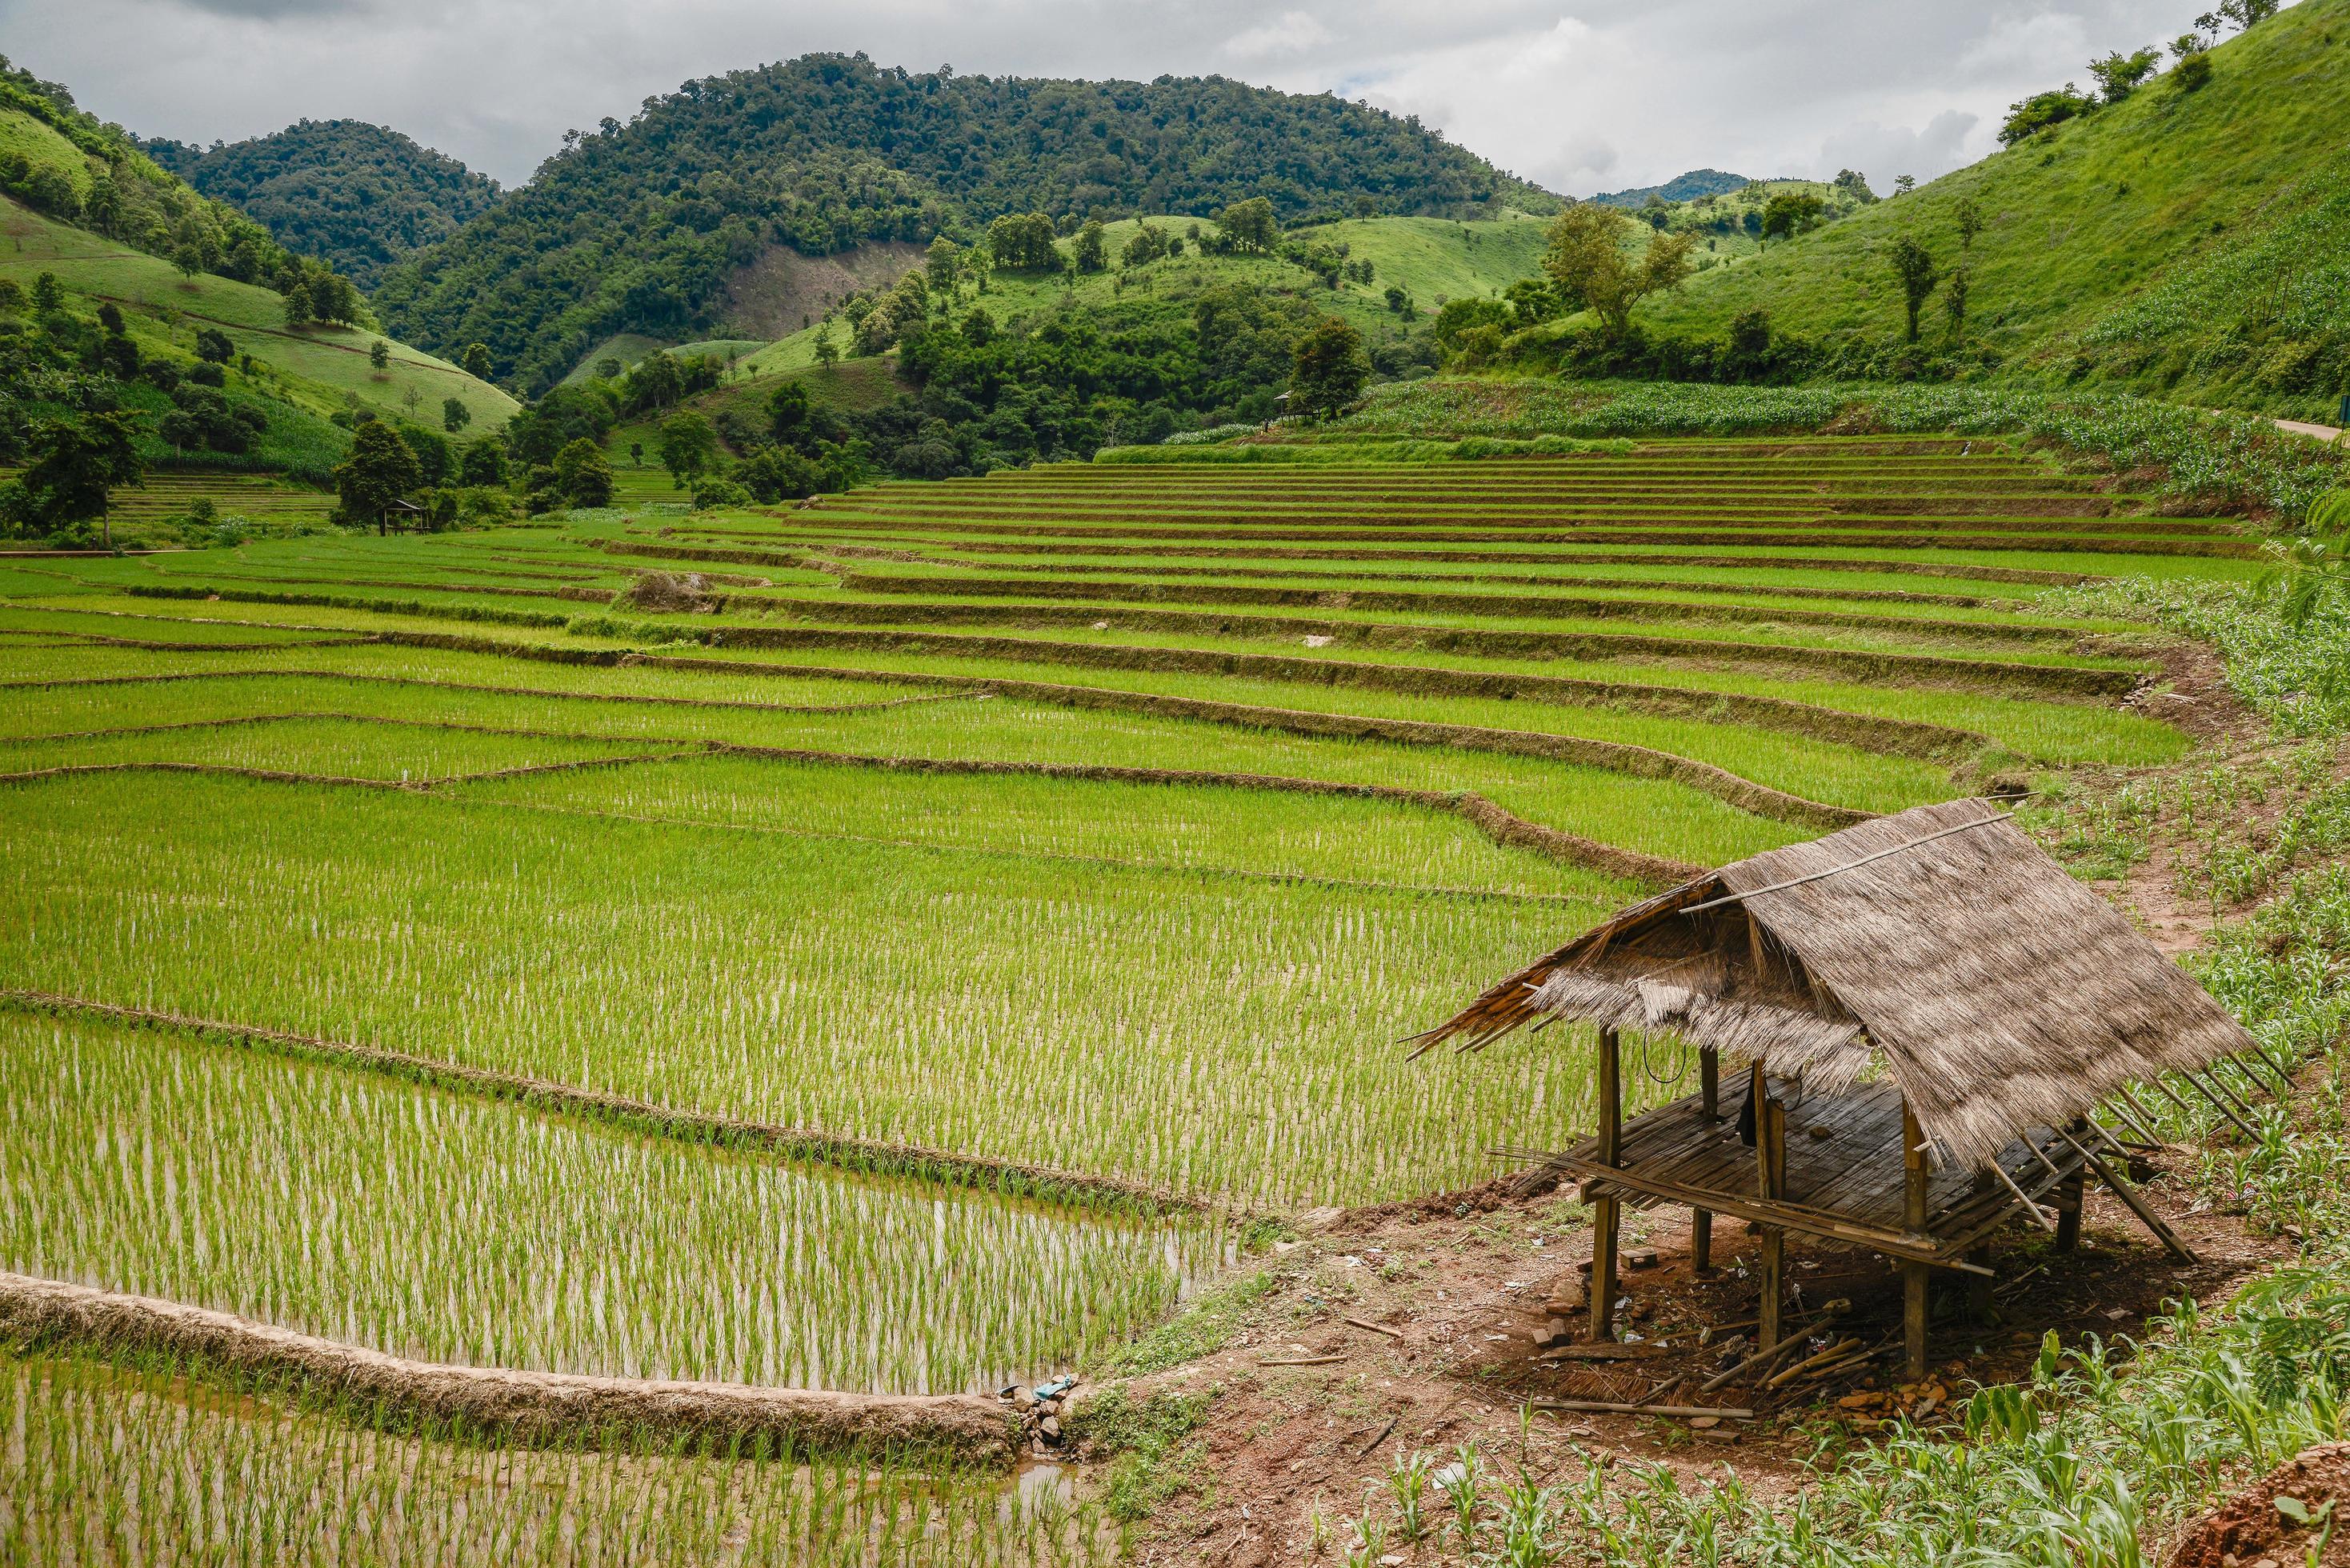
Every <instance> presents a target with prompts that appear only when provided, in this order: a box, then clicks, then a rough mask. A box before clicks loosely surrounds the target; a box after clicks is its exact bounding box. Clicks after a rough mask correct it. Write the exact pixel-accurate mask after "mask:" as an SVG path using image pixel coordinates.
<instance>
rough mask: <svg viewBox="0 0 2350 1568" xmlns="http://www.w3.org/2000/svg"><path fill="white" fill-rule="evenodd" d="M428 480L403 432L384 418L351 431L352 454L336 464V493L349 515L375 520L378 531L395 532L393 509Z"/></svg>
mask: <svg viewBox="0 0 2350 1568" xmlns="http://www.w3.org/2000/svg"><path fill="white" fill-rule="evenodd" d="M423 482H424V470H423V467H422V465H421V464H420V463H419V462H417V461H416V453H415V452H414V451H413V450H412V449H411V447H410V446H409V444H408V442H407V441H405V440H403V439H401V437H400V432H399V431H396V430H394V429H392V427H391V425H390V422H389V421H384V420H368V421H363V422H362V423H361V424H360V425H359V429H357V430H355V431H352V432H351V455H350V456H348V457H347V458H345V459H344V460H343V461H342V462H338V463H337V464H336V465H335V493H336V494H338V495H339V496H341V497H342V501H343V512H344V514H345V515H347V516H349V517H353V518H356V519H358V520H359V521H361V522H366V521H368V520H369V519H372V520H373V521H374V523H375V531H376V532H377V533H378V534H388V533H390V531H391V509H392V507H393V506H394V505H395V504H397V503H399V502H400V500H402V499H404V498H405V497H406V496H407V494H408V493H409V492H410V491H411V490H413V489H415V488H416V487H417V486H418V485H419V484H421V483H423Z"/></svg>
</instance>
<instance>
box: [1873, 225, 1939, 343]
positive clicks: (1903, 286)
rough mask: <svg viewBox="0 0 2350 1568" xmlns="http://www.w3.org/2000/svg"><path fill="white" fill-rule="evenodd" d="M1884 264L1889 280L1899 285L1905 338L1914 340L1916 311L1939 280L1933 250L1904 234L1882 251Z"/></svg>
mask: <svg viewBox="0 0 2350 1568" xmlns="http://www.w3.org/2000/svg"><path fill="white" fill-rule="evenodd" d="M1885 259H1886V265H1887V266H1888V267H1890V268H1891V269H1892V272H1893V281H1894V283H1895V284H1896V285H1898V286H1899V287H1900V290H1901V302H1902V304H1903V305H1904V306H1906V307H1907V308H1908V313H1909V341H1910V342H1912V343H1915V342H1917V341H1918V311H1919V310H1920V309H1921V308H1923V306H1925V303H1926V297H1927V296H1929V295H1930V294H1932V293H1933V292H1934V286H1935V285H1936V284H1937V283H1939V282H1940V281H1941V268H1940V267H1939V266H1938V265H1936V264H1935V261H1934V253H1933V252H1931V251H1929V250H1928V249H1927V248H1926V247H1925V246H1924V245H1921V244H1918V242H1917V240H1916V239H1915V238H1914V237H1913V236H1911V235H1908V234H1904V235H1902V236H1901V237H1900V238H1899V239H1898V240H1896V241H1894V242H1893V248H1892V249H1891V250H1890V251H1888V252H1887V253H1886V258H1885Z"/></svg>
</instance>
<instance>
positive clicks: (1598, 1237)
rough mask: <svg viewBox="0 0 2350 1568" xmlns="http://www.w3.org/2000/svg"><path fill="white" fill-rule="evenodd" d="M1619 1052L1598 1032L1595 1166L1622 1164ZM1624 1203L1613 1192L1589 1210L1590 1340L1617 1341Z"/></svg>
mask: <svg viewBox="0 0 2350 1568" xmlns="http://www.w3.org/2000/svg"><path fill="white" fill-rule="evenodd" d="M1623 1128H1624V1081H1623V1050H1622V1046H1621V1044H1620V1042H1619V1041H1618V1040H1617V1034H1616V1031H1614V1030H1613V1029H1603V1030H1601V1031H1600V1032H1599V1140H1598V1141H1599V1163H1600V1164H1602V1165H1604V1166H1607V1167H1608V1168H1610V1169H1613V1168H1615V1167H1617V1165H1620V1164H1621V1163H1622V1162H1623ZM1622 1213H1623V1200H1622V1199H1619V1198H1617V1196H1616V1195H1615V1189H1613V1188H1612V1187H1611V1188H1610V1189H1609V1190H1608V1192H1607V1196H1605V1197H1603V1198H1601V1199H1598V1201H1597V1202H1596V1203H1595V1204H1593V1205H1592V1210H1591V1338H1592V1340H1593V1341H1594V1342H1595V1343H1596V1342H1597V1341H1600V1340H1607V1339H1613V1338H1615V1337H1616V1332H1615V1331H1616V1242H1617V1224H1618V1222H1619V1221H1620V1220H1621V1219H1622Z"/></svg>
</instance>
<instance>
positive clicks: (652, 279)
mask: <svg viewBox="0 0 2350 1568" xmlns="http://www.w3.org/2000/svg"><path fill="white" fill-rule="evenodd" d="M1256 196H1263V197H1264V198H1266V199H1267V200H1269V201H1270V202H1272V203H1273V204H1274V209H1275V211H1276V212H1277V213H1279V214H1280V215H1281V216H1282V217H1283V218H1284V219H1291V220H1294V219H1296V218H1299V217H1303V216H1305V215H1307V214H1309V213H1318V212H1332V213H1356V212H1358V211H1359V212H1365V213H1418V214H1429V215H1443V216H1462V217H1466V216H1472V215H1479V214H1484V213H1490V212H1492V210H1494V209H1495V208H1497V207H1498V206H1500V205H1502V204H1516V205H1521V206H1527V207H1536V208H1546V207H1549V206H1551V205H1554V204H1555V198H1554V197H1552V196H1550V195H1549V194H1548V193H1547V192H1542V191H1540V190H1538V189H1536V188H1534V187H1532V186H1529V185H1527V184H1525V183H1524V182H1520V181H1517V180H1515V179H1513V178H1512V177H1510V176H1509V175H1507V174H1504V173H1503V172H1502V171H1499V170H1496V169H1495V168H1493V167H1492V165H1491V164H1489V163H1487V162H1485V161H1483V160H1482V159H1480V158H1477V157H1475V156H1473V155H1472V154H1471V153H1469V152H1467V151H1463V150H1461V148H1458V147H1455V146H1453V145H1451V143H1449V142H1447V141H1445V140H1442V139H1441V138H1440V137H1439V136H1437V135H1436V134H1435V133H1433V132H1432V131H1430V130H1427V129H1425V128H1424V127H1422V126H1421V125H1419V122H1418V121H1417V120H1416V119H1398V118H1396V117H1394V116H1391V115H1388V114H1386V113H1383V112H1381V111H1378V110H1376V109H1368V108H1365V107H1363V106H1360V105H1357V104H1351V103H1347V102H1346V101H1345V100H1343V99H1337V98H1335V97H1332V96H1330V95H1327V94H1322V95H1315V96H1300V95H1293V94H1284V93H1277V92H1274V91H1271V90H1269V89H1263V88H1251V87H1247V86H1244V85H1243V84H1242V83H1239V82H1234V81H1229V80H1226V79H1224V78H1220V77H1210V78H1174V77H1162V78H1159V79H1157V80H1156V81H1152V82H1149V83H1137V82H1085V81H1049V80H1035V79H1027V78H1008V77H1006V78H997V77H981V76H969V77H966V76H959V75H956V74H954V73H952V72H951V71H947V70H941V71H939V72H937V73H935V74H910V73H907V72H904V71H900V70H889V69H884V68H882V67H877V66H875V65H874V64H873V63H872V62H871V61H870V60H868V59H867V58H865V57H863V56H857V57H842V56H809V57H804V58H801V59H797V60H794V61H790V62H788V63H785V64H781V65H774V66H767V67H761V68H759V69H757V70H751V71H738V72H735V73H733V74H731V75H728V76H724V77H715V78H709V79H707V80H703V81H698V82H693V83H690V84H688V86H687V87H686V88H683V89H681V91H679V92H677V93H675V94H672V95H671V96H669V97H666V98H661V99H652V100H649V102H648V106H647V108H646V109H645V110H644V112H643V113H641V114H640V115H639V116H638V117H637V118H635V119H632V120H631V121H629V123H628V124H626V125H622V124H619V123H618V122H617V121H607V122H606V129H605V130H601V131H599V132H598V133H596V134H593V135H587V136H582V137H580V138H578V139H577V140H576V141H574V142H572V143H571V144H569V145H567V147H566V148H565V150H564V151H562V152H560V153H558V154H557V155H556V157H554V158H551V159H549V160H548V161H546V163H545V164H544V165H542V166H541V168H540V169H539V171H538V173H537V175H536V177H535V178H534V179H533V180H532V181H531V182H530V183H529V184H528V185H526V186H525V187H523V188H522V189H520V190H518V191H516V192H514V193H513V194H512V195H510V196H508V197H507V198H506V199H504V201H501V202H498V203H497V204H496V205H495V206H494V207H493V208H492V209H491V210H490V211H488V212H487V213H484V214H483V215H482V216H481V217H479V218H477V219H475V220H474V221H473V223H469V224H468V225H466V227H465V228H464V229H463V230H462V231H460V232H459V233H458V234H456V235H455V236H453V237H452V238H451V239H450V240H449V241H447V242H446V243H444V244H440V245H437V246H434V247H432V249H430V250H428V251H426V252H425V253H423V254H421V255H419V256H417V257H416V258H415V259H414V260H413V261H412V262H411V263H409V264H407V265H403V266H401V267H399V268H396V269H394V270H393V272H392V273H391V274H390V275H389V276H388V277H387V278H386V280H385V282H384V285H383V286H382V287H381V288H380V290H379V291H378V294H377V304H378V306H379V307H380V309H382V310H383V311H384V312H385V313H386V317H387V320H388V321H389V322H390V325H391V326H393V327H395V328H396V329H399V330H400V331H401V332H403V333H404V334H405V335H406V336H408V337H412V338H413V339H414V340H416V341H417V342H420V343H421V344H424V345H425V346H427V347H429V348H436V349H439V350H440V351H442V352H444V353H452V352H457V351H460V350H462V349H463V348H464V346H465V345H467V344H468V343H472V342H474V341H480V342H483V343H485V344H487V345H488V346H489V348H490V349H491V352H492V355H493V357H494V362H495V364H496V365H497V368H498V369H499V372H500V373H501V375H504V376H510V377H512V378H513V379H516V380H518V381H520V382H521V383H523V384H525V385H526V386H529V387H531V388H533V389H537V388H543V387H546V386H548V385H551V384H553V383H554V382H555V381H556V379H559V378H561V377H562V376H563V375H564V374H565V373H566V372H567V371H568V370H569V369H571V368H572V367H573V366H574V365H576V364H577V362H578V360H579V358H581V356H582V355H583V354H585V353H586V352H587V349H588V348H590V347H591V346H592V345H594V344H596V343H598V342H599V341H601V340H603V339H605V338H608V337H610V336H612V335H613V334H615V333H620V332H636V333H642V334H646V335H649V336H652V337H663V338H674V339H681V338H691V337H708V336H712V335H713V329H714V328H715V327H718V325H719V316H720V314H721V296H722V293H723V286H724V284H725V282H726V280H727V279H728V278H729V277H730V276H733V275H736V274H737V273H738V272H739V271H740V270H741V269H742V268H743V267H745V266H746V265H750V264H752V263H754V262H755V261H756V260H758V258H759V257H761V256H762V255H763V254H767V253H768V252H769V251H770V250H771V248H772V247H775V246H788V247H790V248H792V249H794V250H796V251H798V252H801V253H804V254H811V255H821V254H831V253H833V252H836V251H841V250H845V249H847V248H849V247H851V246H854V245H856V244H859V243H862V242H867V241H889V240H894V241H923V240H927V239H929V238H930V237H931V235H932V234H938V233H941V232H960V233H965V234H969V233H972V232H975V231H976V230H977V229H978V228H982V227H983V226H984V225H985V224H986V223H988V222H989V221H990V220H991V219H993V218H994V217H996V216H998V215H1001V214H1003V213H1027V212H1041V213H1046V214H1048V215H1050V216H1053V217H1055V218H1062V217H1065V216H1073V217H1076V218H1083V217H1087V216H1098V217H1102V218H1105V219H1107V218H1112V217H1124V216H1131V215H1132V214H1134V213H1141V212H1179V213H1202V214H1205V213H1215V212H1218V211H1220V210H1221V209H1222V207H1223V206H1224V205H1226V204H1228V203H1230V202H1237V201H1242V200H1245V199H1248V198H1251V197H1256Z"/></svg>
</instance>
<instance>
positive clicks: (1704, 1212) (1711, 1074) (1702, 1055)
mask: <svg viewBox="0 0 2350 1568" xmlns="http://www.w3.org/2000/svg"><path fill="white" fill-rule="evenodd" d="M1697 1090H1698V1109H1699V1112H1700V1114H1701V1115H1702V1116H1704V1117H1705V1119H1706V1120H1707V1121H1708V1122H1718V1121H1720V1120H1721V1052H1719V1051H1717V1050H1715V1049H1714V1048H1713V1047H1712V1046H1711V1045H1708V1046H1705V1047H1703V1048H1701V1049H1700V1051H1699V1052H1698V1054H1697ZM1690 1265H1691V1266H1692V1267H1694V1268H1695V1269H1696V1270H1697V1272H1699V1273H1700V1274H1702V1273H1708V1272H1711V1271H1712V1268H1713V1210H1711V1209H1691V1210H1690Z"/></svg>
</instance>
